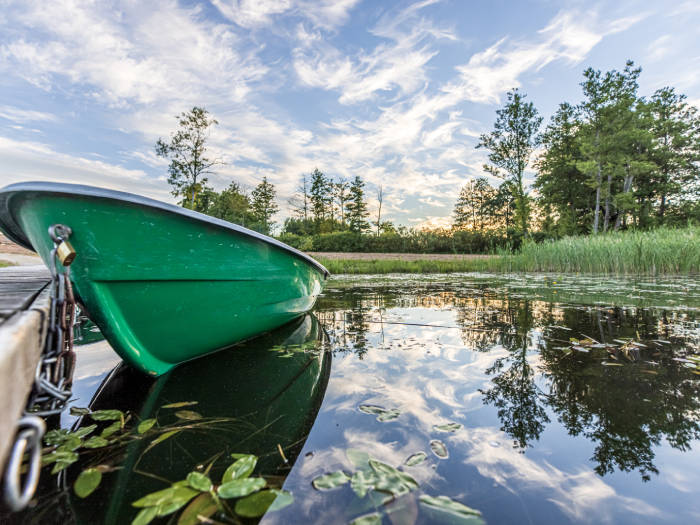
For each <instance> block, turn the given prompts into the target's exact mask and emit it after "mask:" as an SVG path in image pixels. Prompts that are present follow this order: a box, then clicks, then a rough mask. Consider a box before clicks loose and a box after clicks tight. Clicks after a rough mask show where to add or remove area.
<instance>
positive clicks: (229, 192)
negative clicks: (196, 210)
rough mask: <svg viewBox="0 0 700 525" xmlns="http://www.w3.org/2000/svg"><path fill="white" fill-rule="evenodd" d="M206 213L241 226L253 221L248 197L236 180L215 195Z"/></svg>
mask: <svg viewBox="0 0 700 525" xmlns="http://www.w3.org/2000/svg"><path fill="white" fill-rule="evenodd" d="M206 213H208V214H209V215H211V216H213V217H218V218H219V219H223V220H225V221H229V222H233V223H236V224H241V225H242V226H250V225H251V224H252V223H254V222H255V217H254V215H253V212H252V210H251V204H250V198H248V196H247V195H246V194H245V193H244V192H243V190H242V189H241V187H240V185H239V184H238V183H236V182H231V184H230V185H229V187H228V188H226V189H225V190H223V191H222V192H221V193H219V194H218V195H216V198H215V199H214V200H213V202H212V204H211V205H210V206H209V208H208V210H207V212H206Z"/></svg>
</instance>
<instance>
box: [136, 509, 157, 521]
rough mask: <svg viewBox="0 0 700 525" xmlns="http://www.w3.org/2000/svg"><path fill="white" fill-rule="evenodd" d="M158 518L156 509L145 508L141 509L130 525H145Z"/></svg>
mask: <svg viewBox="0 0 700 525" xmlns="http://www.w3.org/2000/svg"><path fill="white" fill-rule="evenodd" d="M156 516H158V507H146V508H145V509H141V510H140V511H139V513H138V514H137V515H136V517H135V518H134V519H133V520H132V522H131V525H147V524H148V523H151V522H152V521H153V520H154V519H155V518H156Z"/></svg>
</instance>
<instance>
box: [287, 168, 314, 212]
mask: <svg viewBox="0 0 700 525" xmlns="http://www.w3.org/2000/svg"><path fill="white" fill-rule="evenodd" d="M288 202H289V205H290V206H291V208H292V212H293V213H294V214H295V215H296V216H297V217H298V218H299V219H302V220H304V221H307V220H308V219H309V191H308V187H307V182H306V174H303V175H302V176H301V184H300V185H299V186H298V187H297V191H296V193H295V194H294V195H293V196H292V197H291V198H290V199H289V201H288Z"/></svg>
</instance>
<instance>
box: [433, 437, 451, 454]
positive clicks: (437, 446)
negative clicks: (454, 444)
mask: <svg viewBox="0 0 700 525" xmlns="http://www.w3.org/2000/svg"><path fill="white" fill-rule="evenodd" d="M430 450H432V451H433V453H434V454H435V455H436V456H437V457H439V458H441V459H445V458H446V457H447V456H449V454H448V453H447V447H446V446H445V444H444V443H443V442H442V441H439V440H437V439H434V440H432V441H431V442H430Z"/></svg>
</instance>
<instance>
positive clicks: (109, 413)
mask: <svg viewBox="0 0 700 525" xmlns="http://www.w3.org/2000/svg"><path fill="white" fill-rule="evenodd" d="M90 417H91V418H92V419H94V420H95V421H115V420H120V421H122V420H123V419H124V413H123V412H122V411H121V410H95V411H94V412H90Z"/></svg>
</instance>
